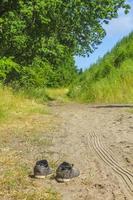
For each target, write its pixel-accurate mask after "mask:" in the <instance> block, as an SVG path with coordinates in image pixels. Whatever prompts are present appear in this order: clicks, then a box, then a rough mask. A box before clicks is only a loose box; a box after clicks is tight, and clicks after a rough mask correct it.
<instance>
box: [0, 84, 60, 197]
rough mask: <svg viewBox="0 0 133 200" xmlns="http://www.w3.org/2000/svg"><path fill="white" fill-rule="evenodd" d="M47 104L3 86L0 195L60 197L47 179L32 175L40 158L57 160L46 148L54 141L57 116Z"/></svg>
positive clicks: (1, 99) (0, 103) (0, 110)
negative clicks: (50, 111) (34, 177)
mask: <svg viewBox="0 0 133 200" xmlns="http://www.w3.org/2000/svg"><path fill="white" fill-rule="evenodd" d="M47 113H48V109H47V107H46V105H44V104H41V103H37V101H36V100H35V99H34V98H30V99H28V98H27V96H25V94H24V93H22V92H21V93H15V94H14V92H13V91H12V89H10V88H7V87H4V88H2V87H0V172H1V173H0V199H10V200H43V199H44V200H59V199H60V198H61V197H60V195H59V194H58V193H57V192H56V191H55V189H54V187H52V186H50V184H46V182H48V181H47V179H45V181H44V180H43V181H42V180H36V179H32V178H30V177H29V175H31V174H33V166H34V164H35V162H36V160H38V159H48V160H49V162H50V163H52V166H54V163H55V161H54V160H52V157H50V158H48V157H47V155H45V153H44V152H45V151H48V149H49V147H50V146H51V145H52V138H53V135H52V133H53V131H52V130H53V129H54V124H55V119H54V117H53V116H52V115H49V114H47Z"/></svg>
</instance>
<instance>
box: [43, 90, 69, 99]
mask: <svg viewBox="0 0 133 200" xmlns="http://www.w3.org/2000/svg"><path fill="white" fill-rule="evenodd" d="M45 91H46V94H47V96H48V97H49V99H51V100H56V101H58V102H69V99H68V96H67V94H68V91H69V89H68V88H46V90H45Z"/></svg>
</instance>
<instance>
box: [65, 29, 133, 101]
mask: <svg viewBox="0 0 133 200" xmlns="http://www.w3.org/2000/svg"><path fill="white" fill-rule="evenodd" d="M69 96H70V97H71V98H72V99H74V100H76V101H79V102H89V103H133V33H131V34H130V35H129V36H128V37H126V38H124V39H123V40H122V41H120V42H119V43H118V44H117V45H116V46H115V47H114V49H113V50H112V51H111V52H110V53H107V54H106V55H105V56H104V57H103V58H102V59H100V60H98V61H97V63H96V64H94V65H92V66H91V67H90V69H87V70H86V71H85V72H84V73H83V74H82V75H80V77H79V79H78V80H77V82H75V84H73V85H72V86H71V87H70V91H69Z"/></svg>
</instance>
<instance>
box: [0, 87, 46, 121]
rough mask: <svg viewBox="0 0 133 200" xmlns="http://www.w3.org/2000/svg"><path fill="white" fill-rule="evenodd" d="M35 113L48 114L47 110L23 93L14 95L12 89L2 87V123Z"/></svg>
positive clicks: (0, 96) (0, 89) (0, 115)
mask: <svg viewBox="0 0 133 200" xmlns="http://www.w3.org/2000/svg"><path fill="white" fill-rule="evenodd" d="M33 113H41V114H44V113H47V108H46V106H45V105H42V104H39V103H37V102H36V101H35V100H34V99H32V100H30V99H28V98H26V96H25V95H24V94H23V93H17V94H14V92H13V90H12V89H11V88H7V87H0V122H2V121H5V120H11V119H13V118H16V117H17V118H18V117H19V116H23V117H24V116H26V115H29V114H33Z"/></svg>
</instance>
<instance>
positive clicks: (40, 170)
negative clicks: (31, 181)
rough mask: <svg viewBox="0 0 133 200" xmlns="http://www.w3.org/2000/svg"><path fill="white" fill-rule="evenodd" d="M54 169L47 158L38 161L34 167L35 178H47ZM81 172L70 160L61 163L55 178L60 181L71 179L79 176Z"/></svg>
mask: <svg viewBox="0 0 133 200" xmlns="http://www.w3.org/2000/svg"><path fill="white" fill-rule="evenodd" d="M52 172H53V171H52V169H51V168H50V167H49V164H48V161H47V160H39V161H37V162H36V165H35V167H34V177H35V178H45V177H46V176H49V175H51V174H52ZM79 174H80V172H79V170H78V169H77V168H75V167H74V165H73V164H70V163H68V162H63V163H61V164H60V165H59V166H58V168H57V170H56V176H55V179H56V180H57V181H58V182H66V181H70V179H72V178H75V177H77V176H79Z"/></svg>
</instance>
